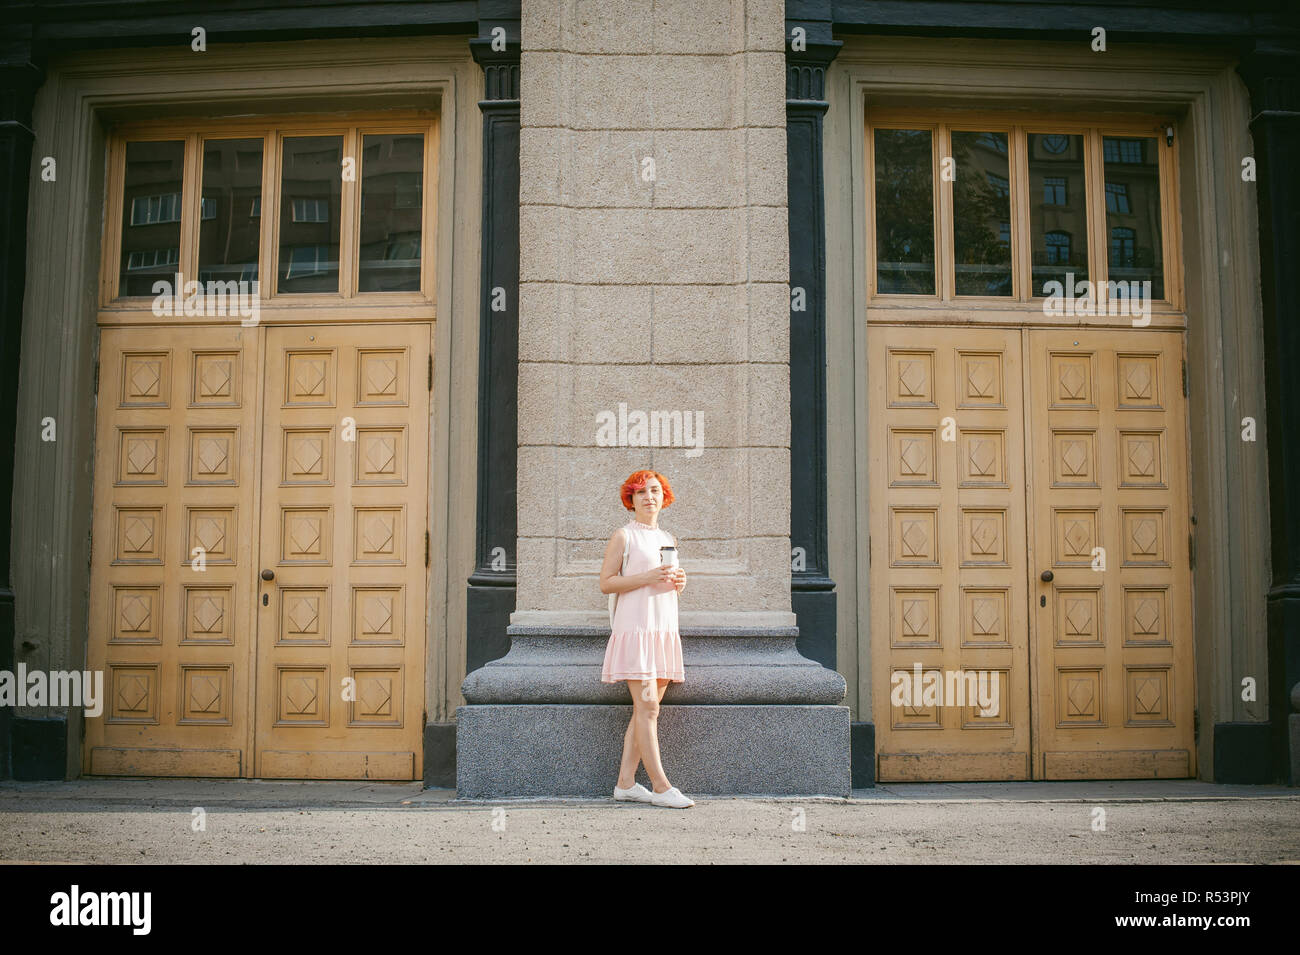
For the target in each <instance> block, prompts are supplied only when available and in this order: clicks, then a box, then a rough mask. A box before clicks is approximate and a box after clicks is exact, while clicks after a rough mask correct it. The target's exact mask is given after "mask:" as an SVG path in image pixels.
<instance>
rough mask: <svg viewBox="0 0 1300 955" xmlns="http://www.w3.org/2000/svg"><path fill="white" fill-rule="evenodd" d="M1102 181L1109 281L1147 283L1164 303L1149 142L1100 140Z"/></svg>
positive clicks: (1154, 149) (1156, 174) (1153, 147)
mask: <svg viewBox="0 0 1300 955" xmlns="http://www.w3.org/2000/svg"><path fill="white" fill-rule="evenodd" d="M1102 157H1103V159H1104V160H1105V162H1104V176H1105V180H1106V227H1107V233H1108V235H1109V247H1108V250H1107V264H1108V270H1109V275H1110V279H1111V281H1115V282H1144V281H1150V282H1151V294H1152V296H1153V297H1155V298H1163V297H1164V261H1163V256H1164V253H1163V247H1162V243H1161V236H1160V166H1159V150H1158V145H1157V140H1156V139H1155V138H1154V137H1117V136H1105V137H1103V138H1102Z"/></svg>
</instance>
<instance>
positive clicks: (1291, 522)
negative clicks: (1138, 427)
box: [1216, 42, 1300, 785]
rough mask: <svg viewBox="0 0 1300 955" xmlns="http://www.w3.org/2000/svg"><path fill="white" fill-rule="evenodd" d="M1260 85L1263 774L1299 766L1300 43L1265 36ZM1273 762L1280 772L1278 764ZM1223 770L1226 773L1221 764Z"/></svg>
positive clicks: (1245, 72)
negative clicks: (1265, 584) (1265, 493)
mask: <svg viewBox="0 0 1300 955" xmlns="http://www.w3.org/2000/svg"><path fill="white" fill-rule="evenodd" d="M1238 70H1239V71H1240V72H1241V75H1242V77H1243V78H1244V79H1245V81H1246V85H1247V87H1248V88H1249V90H1250V105H1251V112H1252V113H1253V114H1254V118H1253V119H1252V120H1251V123H1250V133H1251V137H1252V138H1253V140H1254V145H1255V162H1256V186H1255V188H1256V190H1257V192H1256V195H1257V199H1258V205H1259V258H1260V298H1261V301H1262V304H1263V313H1264V314H1263V318H1264V323H1263V324H1264V395H1265V401H1266V402H1267V409H1268V418H1267V431H1268V435H1267V436H1268V490H1269V502H1268V506H1269V519H1270V522H1271V525H1272V526H1271V528H1270V531H1271V535H1270V536H1271V538H1272V569H1273V584H1272V586H1271V587H1270V588H1269V592H1268V709H1269V722H1270V723H1271V724H1272V734H1271V735H1272V740H1271V743H1272V745H1271V754H1270V756H1271V758H1270V759H1268V760H1263V759H1260V760H1257V765H1259V766H1261V768H1262V769H1263V771H1262V772H1260V773H1259V774H1258V775H1257V776H1256V777H1255V778H1251V779H1233V780H1231V781H1232V782H1269V781H1272V780H1285V779H1286V778H1287V776H1288V775H1290V776H1291V780H1290V781H1291V784H1292V785H1300V779H1297V778H1296V777H1295V774H1294V772H1293V771H1292V770H1291V768H1290V762H1291V754H1292V753H1293V752H1294V751H1295V749H1294V748H1293V747H1297V746H1300V744H1297V743H1296V742H1295V741H1294V740H1292V741H1288V735H1289V733H1290V732H1294V731H1295V730H1291V729H1289V727H1293V726H1295V724H1296V722H1297V721H1295V720H1294V719H1292V718H1291V716H1290V709H1291V706H1290V704H1291V700H1292V698H1293V693H1294V692H1295V688H1296V687H1297V686H1298V685H1300V443H1298V442H1297V441H1296V434H1297V433H1300V376H1297V375H1296V373H1295V372H1296V367H1297V366H1298V365H1300V289H1298V288H1297V286H1296V281H1295V263H1296V260H1297V258H1300V176H1297V174H1296V170H1295V161H1296V155H1297V154H1300V50H1297V49H1294V48H1290V47H1286V46H1278V45H1273V44H1271V43H1267V42H1260V43H1257V44H1256V47H1255V49H1254V50H1253V51H1252V52H1251V53H1249V54H1247V55H1246V56H1244V57H1243V58H1242V62H1241V65H1240V66H1239V67H1238ZM1296 729H1300V727H1296ZM1270 763H1271V767H1272V768H1271V772H1269V771H1268V768H1267V767H1268V765H1269V764H1270ZM1216 775H1217V774H1216Z"/></svg>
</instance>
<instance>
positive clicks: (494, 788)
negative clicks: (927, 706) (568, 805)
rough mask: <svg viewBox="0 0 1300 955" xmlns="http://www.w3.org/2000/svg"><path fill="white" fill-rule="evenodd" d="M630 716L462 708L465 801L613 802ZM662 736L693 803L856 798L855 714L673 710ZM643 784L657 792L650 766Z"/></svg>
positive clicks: (668, 765)
mask: <svg viewBox="0 0 1300 955" xmlns="http://www.w3.org/2000/svg"><path fill="white" fill-rule="evenodd" d="M631 716H632V707H631V706H630V705H629V706H592V705H579V706H571V705H564V704H536V705H522V706H511V705H490V706H462V707H459V708H458V709H457V710H456V727H457V732H456V794H457V796H458V797H459V798H464V799H492V798H499V797H510V796H598V797H599V796H606V797H611V798H612V796H613V791H614V783H615V781H616V779H617V776H618V764H619V760H620V758H621V756H622V751H623V734H624V732H625V731H626V729H627V724H628V720H629V719H631ZM658 735H659V746H660V752H661V754H662V760H663V764H664V771H665V772H666V773H667V774H668V778H669V780H670V781H671V782H672V784H673V785H674V786H676V787H677V788H678V789H680V790H681V791H682V792H684V793H686V794H687V795H688V796H696V795H700V796H704V795H742V794H745V795H772V796H836V797H841V798H843V797H847V796H849V794H850V786H849V783H850V780H849V709H848V707H847V706H700V705H696V706H668V705H666V704H665V705H664V706H663V707H662V708H661V709H660V711H659V734H658ZM636 778H637V780H638V781H639V782H641V784H642V785H644V786H646V788H650V781H649V779H648V778H647V777H646V774H645V770H644V768H640V769H638V771H637V777H636ZM646 808H647V809H648V808H652V807H649V806H646Z"/></svg>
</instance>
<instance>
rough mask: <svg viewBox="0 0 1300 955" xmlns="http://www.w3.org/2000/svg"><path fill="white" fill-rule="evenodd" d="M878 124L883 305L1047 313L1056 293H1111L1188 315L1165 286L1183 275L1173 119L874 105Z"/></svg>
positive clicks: (874, 226)
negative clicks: (1137, 294) (1140, 297)
mask: <svg viewBox="0 0 1300 955" xmlns="http://www.w3.org/2000/svg"><path fill="white" fill-rule="evenodd" d="M866 118H867V123H866V148H865V151H864V155H865V158H866V163H865V165H866V169H865V172H866V176H865V178H866V193H867V197H868V219H867V221H868V232H869V235H868V237H867V238H868V242H867V255H868V268H867V274H868V279H869V283H870V293H871V297H872V299H873V301H877V302H879V305H878V306H877V307H883V306H884V305H885V304H886V303H888V304H889V305H891V306H903V305H906V304H907V303H908V302H915V303H917V304H923V303H925V302H927V301H928V302H931V303H935V304H941V303H952V304H954V305H955V304H965V305H968V306H969V307H972V308H976V309H989V308H996V307H999V306H1000V307H1004V308H1005V307H1011V306H1013V305H1015V304H1016V303H1022V307H1025V306H1031V307H1034V308H1039V307H1041V306H1042V299H1043V298H1045V297H1050V296H1054V295H1057V294H1059V293H1058V292H1057V289H1058V288H1062V289H1075V290H1076V291H1075V293H1074V294H1076V295H1078V296H1082V295H1084V294H1085V290H1090V289H1095V288H1099V287H1101V286H1104V287H1105V291H1106V294H1107V295H1115V294H1118V295H1119V296H1120V297H1123V296H1124V295H1125V294H1126V290H1127V289H1132V288H1134V287H1138V288H1145V289H1146V291H1145V292H1144V293H1143V294H1144V295H1145V296H1146V297H1148V298H1149V299H1150V300H1151V301H1153V302H1155V303H1158V304H1163V305H1164V306H1165V307H1166V308H1168V307H1169V306H1171V305H1172V306H1174V307H1175V308H1177V307H1180V301H1181V289H1180V288H1178V287H1177V285H1172V286H1171V283H1170V282H1169V281H1168V280H1167V277H1168V276H1169V275H1170V274H1177V273H1176V272H1174V273H1171V269H1172V268H1173V265H1174V264H1176V262H1177V255H1176V249H1173V248H1171V244H1172V238H1173V237H1176V228H1175V225H1174V214H1175V209H1174V207H1173V203H1172V202H1170V201H1169V197H1170V196H1173V195H1176V178H1175V177H1176V168H1175V157H1176V150H1175V149H1173V148H1171V147H1170V145H1169V143H1168V136H1170V135H1172V132H1173V126H1172V123H1170V122H1166V121H1165V120H1163V119H1161V118H1159V117H1130V118H1124V117H1120V118H1118V119H1114V118H1111V117H1106V118H1105V120H1104V121H1103V120H1101V119H1100V118H1099V119H1098V120H1096V121H1092V122H1090V121H1088V120H1087V119H1086V118H1079V117H1072V116H1062V117H1059V118H1057V117H1052V116H1038V115H1030V114H1027V113H1026V114H1016V113H983V112H974V111H959V110H948V109H945V110H930V111H927V110H922V109H916V110H912V109H905V108H888V109H886V108H880V109H872V108H871V107H870V106H868V109H867V115H866ZM1166 130H1168V133H1167V132H1166ZM1084 283H1087V285H1085V284H1084ZM1120 283H1123V285H1122V287H1121V285H1120ZM1132 283H1137V285H1136V286H1134V285H1133V284H1132ZM1144 283H1150V284H1149V286H1144ZM1117 288H1118V289H1119V291H1118V292H1116V291H1115V289H1117ZM1066 294H1070V293H1069V292H1068V291H1067V292H1066Z"/></svg>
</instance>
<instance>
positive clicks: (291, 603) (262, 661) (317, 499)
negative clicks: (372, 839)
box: [256, 324, 430, 779]
mask: <svg viewBox="0 0 1300 955" xmlns="http://www.w3.org/2000/svg"><path fill="white" fill-rule="evenodd" d="M429 348H430V329H429V326H428V325H423V324H416V325H379V326H375V325H368V326H306V327H281V328H270V329H268V330H267V341H266V356H267V357H266V393H265V407H266V411H265V415H264V418H263V424H262V430H261V434H262V438H263V452H262V455H263V467H262V473H263V490H262V502H261V511H260V517H261V520H260V528H261V531H260V553H261V558H260V561H261V568H262V570H261V574H260V580H259V581H258V583H259V585H260V586H259V589H260V593H259V599H258V605H257V615H258V655H257V741H256V745H257V771H256V774H257V775H258V776H265V777H280V776H288V777H294V778H365V779H418V778H420V777H421V776H422V774H423V766H422V752H423V746H422V742H421V741H422V736H423V730H424V721H423V719H422V714H423V712H424V658H423V651H424V640H423V634H424V624H425V579H426V577H425V574H426V567H427V560H428V539H427V536H426V535H427V529H428V494H429V488H428V472H427V461H428V422H429V391H428V388H427V382H426V374H427V371H426V369H427V368H428V362H429ZM268 576H269V577H270V578H271V579H269V580H268V579H267V577H268Z"/></svg>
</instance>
